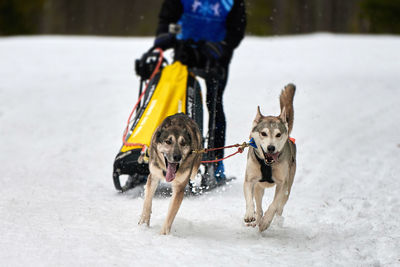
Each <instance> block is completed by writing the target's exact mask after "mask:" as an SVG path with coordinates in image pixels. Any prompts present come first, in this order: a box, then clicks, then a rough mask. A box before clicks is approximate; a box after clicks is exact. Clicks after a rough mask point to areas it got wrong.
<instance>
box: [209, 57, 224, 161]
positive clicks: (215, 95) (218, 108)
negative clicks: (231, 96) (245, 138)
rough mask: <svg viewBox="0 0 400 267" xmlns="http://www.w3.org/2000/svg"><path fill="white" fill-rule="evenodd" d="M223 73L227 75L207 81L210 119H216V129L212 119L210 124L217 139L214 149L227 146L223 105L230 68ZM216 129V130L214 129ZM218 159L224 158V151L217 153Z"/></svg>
mask: <svg viewBox="0 0 400 267" xmlns="http://www.w3.org/2000/svg"><path fill="white" fill-rule="evenodd" d="M222 68H223V70H222V71H223V72H224V74H225V75H220V76H217V77H216V78H211V79H207V80H206V86H207V97H206V103H207V109H208V114H209V118H212V117H214V118H215V127H214V126H213V122H212V120H211V119H210V120H209V123H208V129H209V133H210V129H214V133H215V135H214V136H215V139H214V147H223V146H225V133H226V132H225V129H226V119H225V113H224V107H223V103H222V96H223V94H224V90H225V86H226V83H227V80H228V66H227V65H226V66H224V67H222ZM215 100H216V103H215V104H216V105H215V109H214V107H213V106H214V101H215ZM213 127H214V128H213ZM215 157H216V158H219V159H220V158H223V157H224V150H223V149H222V150H217V151H215Z"/></svg>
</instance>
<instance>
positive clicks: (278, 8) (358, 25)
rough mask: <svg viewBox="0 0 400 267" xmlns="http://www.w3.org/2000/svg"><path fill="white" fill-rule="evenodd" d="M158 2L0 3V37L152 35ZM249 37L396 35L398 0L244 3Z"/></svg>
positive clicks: (399, 14) (264, 0) (68, 0)
mask: <svg viewBox="0 0 400 267" xmlns="http://www.w3.org/2000/svg"><path fill="white" fill-rule="evenodd" d="M161 3H162V0H114V1H107V0H0V35H16V34H84V35H118V36H138V35H139V36H143V35H153V34H154V32H155V28H156V24H157V17H158V13H159V10H160V6H161ZM246 5H247V14H248V27H247V34H250V35H283V34H295V33H309V32H316V31H325V32H337V33H394V34H399V33H400V0H296V1H294V0H246Z"/></svg>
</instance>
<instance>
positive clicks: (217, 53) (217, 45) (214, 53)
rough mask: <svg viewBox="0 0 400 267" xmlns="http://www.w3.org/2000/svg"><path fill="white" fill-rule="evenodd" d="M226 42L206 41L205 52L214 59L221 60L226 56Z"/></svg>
mask: <svg viewBox="0 0 400 267" xmlns="http://www.w3.org/2000/svg"><path fill="white" fill-rule="evenodd" d="M226 49H227V48H226V44H225V43H224V42H206V43H205V44H204V46H203V52H204V54H205V55H206V56H207V57H208V58H209V59H213V60H217V61H218V60H221V59H223V58H225V57H226Z"/></svg>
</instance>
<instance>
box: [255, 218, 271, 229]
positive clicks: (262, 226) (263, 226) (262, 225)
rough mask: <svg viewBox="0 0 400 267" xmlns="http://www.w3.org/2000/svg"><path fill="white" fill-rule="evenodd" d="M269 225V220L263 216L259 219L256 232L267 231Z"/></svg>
mask: <svg viewBox="0 0 400 267" xmlns="http://www.w3.org/2000/svg"><path fill="white" fill-rule="evenodd" d="M270 225H271V220H270V219H268V218H266V216H264V217H262V218H261V220H260V223H259V224H258V230H260V232H263V231H265V230H267V229H268V227H269V226H270Z"/></svg>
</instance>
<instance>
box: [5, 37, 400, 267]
mask: <svg viewBox="0 0 400 267" xmlns="http://www.w3.org/2000/svg"><path fill="white" fill-rule="evenodd" d="M151 42H152V40H151V39H149V38H96V37H60V36H58V37H57V36H55V37H46V36H44V37H18V38H0V151H1V153H0V162H1V168H0V179H1V180H0V181H1V182H2V185H3V186H2V187H1V189H0V236H1V238H0V265H1V266H94V265H95V266H139V264H140V265H142V266H154V265H155V264H157V265H159V264H163V265H164V266H189V265H194V266H256V265H257V266H259V265H261V266H266V265H272V266H311V265H312V266H372V265H373V266H399V265H400V252H399V251H400V250H399V247H400V230H399V221H400V197H399V194H398V191H399V190H400V182H399V173H400V165H399V162H400V137H399V133H400V125H399V123H398V122H399V121H400V105H399V99H400V90H399V88H398V84H399V83H400V77H399V70H400V53H399V51H398V48H399V47H400V38H399V37H394V36H358V35H355V36H354V35H351V36H350V35H347V36H346V35H329V34H316V35H304V36H296V37H274V38H246V39H245V41H244V42H243V44H242V45H241V46H240V48H239V49H238V50H237V51H236V53H235V57H234V59H233V62H232V65H231V69H230V77H229V82H228V86H227V89H226V92H225V95H224V100H225V112H226V116H227V120H228V133H227V144H233V143H240V142H243V141H247V137H248V135H249V131H250V127H251V122H252V119H253V117H254V116H255V114H256V107H257V105H260V107H261V110H262V112H263V113H264V114H278V113H279V102H278V96H279V93H280V90H281V89H282V88H283V86H284V85H285V84H287V83H289V82H293V83H295V84H296V85H297V92H296V96H295V100H294V105H295V122H294V129H293V137H295V138H296V140H297V141H296V143H297V145H298V170H297V174H296V177H295V182H294V185H293V190H292V194H291V196H290V199H289V201H288V204H287V205H286V208H285V210H284V217H285V223H284V226H283V227H279V226H278V225H275V224H274V225H272V226H271V228H270V229H268V230H267V231H266V232H264V233H262V234H260V233H258V231H257V229H253V228H246V227H245V226H244V225H243V223H242V219H243V216H244V212H245V203H244V197H243V192H242V182H243V175H244V169H245V160H246V156H245V155H244V154H243V155H238V156H235V157H234V158H232V159H228V160H227V161H226V163H225V165H226V169H227V170H228V175H234V176H236V177H238V180H237V181H235V182H233V183H232V184H231V185H229V186H226V187H224V188H221V189H220V190H218V191H214V192H211V193H209V194H207V195H203V196H200V197H189V198H186V199H184V201H183V204H182V206H181V209H180V210H179V213H178V215H177V217H176V220H175V222H174V224H173V226H172V233H171V235H169V236H160V235H158V232H159V231H160V228H161V225H162V223H163V220H164V218H165V214H166V211H167V207H168V204H169V199H168V198H162V197H157V198H156V199H155V200H154V204H153V215H152V220H151V227H150V228H146V227H142V226H138V225H137V221H138V219H139V215H140V212H141V208H142V204H143V199H142V197H141V190H134V191H131V192H128V193H127V194H124V195H121V194H118V193H116V192H115V190H114V188H113V184H112V178H111V173H112V163H113V160H114V157H115V155H116V153H117V152H118V149H119V148H120V145H121V135H122V130H123V127H124V123H125V122H126V119H127V116H128V115H129V112H130V109H131V108H132V105H133V104H134V101H135V99H136V97H137V88H138V79H137V78H136V77H135V76H134V75H133V71H132V68H133V66H132V65H133V64H132V63H133V59H135V58H138V57H139V56H141V54H142V53H143V52H144V51H145V50H146V49H147V48H148V47H149V46H150V45H151ZM272 191H273V190H269V191H267V192H266V194H265V196H264V201H263V202H264V207H266V205H267V204H269V202H270V200H271V198H272V196H273V195H272V193H273V192H272ZM138 196H139V197H138Z"/></svg>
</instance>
